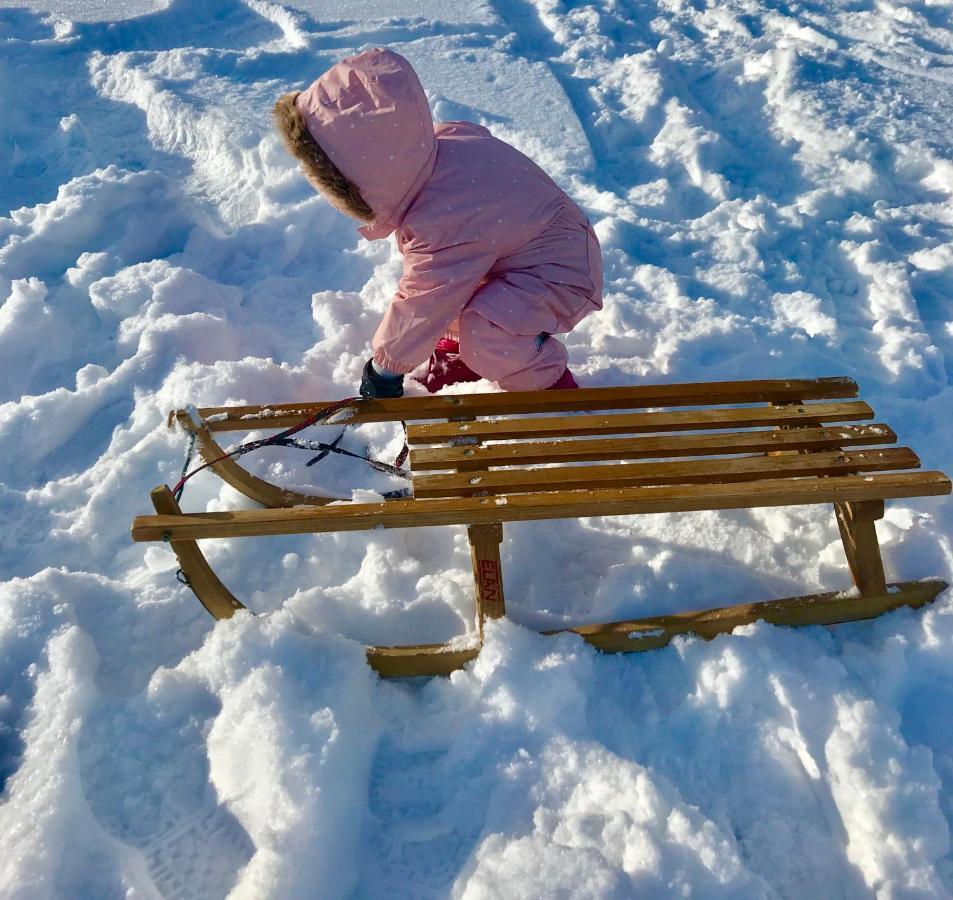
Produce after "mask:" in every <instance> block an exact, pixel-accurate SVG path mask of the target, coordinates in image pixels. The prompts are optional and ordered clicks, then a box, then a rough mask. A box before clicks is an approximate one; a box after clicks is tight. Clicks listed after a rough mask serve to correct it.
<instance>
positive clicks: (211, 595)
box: [150, 484, 245, 619]
mask: <svg viewBox="0 0 953 900" xmlns="http://www.w3.org/2000/svg"><path fill="white" fill-rule="evenodd" d="M150 496H151V497H152V505H153V506H154V507H155V510H156V512H157V513H159V514H160V515H166V516H181V515H182V510H181V509H180V508H179V504H178V503H177V502H176V499H175V497H174V496H173V495H172V491H171V490H169V488H168V486H167V485H164V484H160V485H159V486H158V487H156V488H153V489H152V493H151V494H150ZM160 539H161V535H160ZM169 546H170V547H171V548H172V552H173V553H175V557H176V559H177V560H178V561H179V568H180V569H181V570H182V574H183V575H184V576H185V579H186V581H187V582H188V585H189V587H190V588H192V592H193V593H194V594H195V596H196V597H198V600H199V603H201V604H202V606H204V607H205V608H206V609H207V610H208V612H209V614H210V615H211V616H212V618H213V619H230V618H231V617H232V615H233V614H234V613H235V610H237V609H245V606H244V604H243V603H241V601H239V600H238V599H236V597H235V596H234V594H232V592H231V591H230V590H229V589H228V588H227V587H225V585H224V584H222V582H221V581H219V579H218V576H217V575H216V574H215V573H214V572H213V571H212V567H211V566H210V565H209V564H208V562H207V561H206V559H205V554H204V553H202V551H201V550H199V547H198V544H196V543H195V541H189V540H170V541H169Z"/></svg>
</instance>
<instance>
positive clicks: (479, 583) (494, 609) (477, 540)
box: [467, 522, 506, 632]
mask: <svg viewBox="0 0 953 900" xmlns="http://www.w3.org/2000/svg"><path fill="white" fill-rule="evenodd" d="M467 537H469V539H470V558H471V559H472V560H473V580H474V582H475V584H476V604H477V613H478V617H479V622H480V631H481V632H482V631H483V621H484V619H501V618H502V617H503V616H504V615H505V614H506V607H505V606H504V603H503V568H502V566H501V564H500V544H501V542H502V541H503V526H502V524H500V523H499V522H496V523H494V524H492V525H469V526H467Z"/></svg>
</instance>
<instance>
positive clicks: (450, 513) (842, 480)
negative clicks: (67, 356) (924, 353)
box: [132, 472, 951, 541]
mask: <svg viewBox="0 0 953 900" xmlns="http://www.w3.org/2000/svg"><path fill="white" fill-rule="evenodd" d="M950 490H951V485H950V479H949V478H947V476H946V475H944V474H943V473H942V472H911V473H897V474H892V473H891V474H883V475H880V474H877V475H868V476H864V477H858V476H844V477H839V478H838V477H834V478H803V479H777V480H765V481H756V482H752V483H750V484H746V483H741V484H713V485H708V484H706V485H693V484H689V485H676V486H661V487H650V488H649V487H633V488H615V489H602V490H581V491H551V492H541V493H532V494H514V495H511V496H508V497H467V498H454V499H440V500H393V501H388V502H386V503H340V504H338V503H332V504H329V505H327V506H321V507H305V506H302V507H293V508H291V509H255V510H237V511H234V512H204V513H185V514H183V515H178V516H176V515H173V516H168V515H155V516H137V517H136V519H135V521H134V522H133V526H132V538H133V540H134V541H159V540H179V539H186V540H201V539H203V538H226V537H255V536H266V535H277V534H317V533H322V532H332V531H367V530H369V529H372V528H419V527H424V526H431V525H475V524H487V523H494V522H518V521H530V520H540V519H564V518H579V517H586V516H610V515H636V514H645V513H661V512H689V511H697V510H706V509H711V510H714V509H748V508H752V507H766V506H800V505H804V504H811V503H835V502H839V501H841V502H850V501H864V500H882V499H888V498H901V497H925V496H939V495H943V494H949V493H950Z"/></svg>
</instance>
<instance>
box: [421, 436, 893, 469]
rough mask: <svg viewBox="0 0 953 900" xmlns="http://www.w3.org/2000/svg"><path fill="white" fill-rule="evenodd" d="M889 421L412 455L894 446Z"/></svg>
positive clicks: (464, 463) (504, 458)
mask: <svg viewBox="0 0 953 900" xmlns="http://www.w3.org/2000/svg"><path fill="white" fill-rule="evenodd" d="M896 440H897V435H896V434H895V433H894V431H893V429H891V428H889V427H888V426H887V425H883V424H877V425H840V426H833V427H828V428H805V429H799V430H797V431H774V430H771V431H765V430H762V431H738V432H726V433H719V434H671V435H663V436H660V437H637V438H601V439H600V438H595V439H592V440H587V439H579V440H553V441H543V442H539V443H529V442H525V441H524V442H519V443H512V444H488V445H486V446H483V447H423V448H419V449H416V450H412V451H411V453H410V468H411V471H413V472H426V471H437V470H440V469H458V470H461V471H467V470H471V469H487V468H491V467H493V466H516V465H539V464H545V463H571V462H598V461H599V460H612V459H620V460H621V459H662V458H665V457H672V456H676V457H681V456H721V455H725V454H731V453H758V452H762V453H769V452H773V451H776V450H827V449H830V450H833V449H841V448H843V447H853V446H870V445H873V444H892V443H894V442H895V441H896Z"/></svg>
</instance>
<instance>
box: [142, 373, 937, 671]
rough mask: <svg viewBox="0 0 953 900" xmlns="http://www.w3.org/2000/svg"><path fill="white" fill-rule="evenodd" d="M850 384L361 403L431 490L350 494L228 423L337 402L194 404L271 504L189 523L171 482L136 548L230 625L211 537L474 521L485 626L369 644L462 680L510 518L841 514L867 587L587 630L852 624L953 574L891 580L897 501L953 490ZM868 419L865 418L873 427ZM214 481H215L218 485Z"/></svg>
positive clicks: (284, 423)
mask: <svg viewBox="0 0 953 900" xmlns="http://www.w3.org/2000/svg"><path fill="white" fill-rule="evenodd" d="M857 392H858V391H857V385H856V383H855V382H854V381H852V380H851V379H850V378H820V379H787V380H773V381H737V382H716V383H708V384H671V385H643V386H638V387H622V388H594V389H583V390H573V391H536V392H524V393H509V394H507V393H495V394H455V395H449V396H434V397H408V398H401V399H398V400H367V401H355V403H354V406H353V407H351V408H348V409H346V410H344V411H343V413H338V414H337V417H336V421H346V422H347V423H348V424H361V423H365V422H387V421H392V422H395V423H396V422H407V423H409V425H408V429H407V434H408V442H409V444H410V445H411V448H412V449H411V452H410V457H409V465H410V475H411V478H412V480H411V482H410V483H411V484H412V486H413V487H412V491H413V496H412V497H411V498H409V499H391V500H386V501H385V500H382V501H381V502H378V503H363V502H362V503H354V502H340V501H338V502H332V499H331V498H322V497H311V496H309V495H307V494H303V493H298V492H294V491H289V490H286V489H283V488H281V487H280V486H279V485H275V484H271V483H270V482H268V481H266V480H264V479H262V478H259V477H258V476H256V475H253V474H252V473H251V472H249V471H247V470H246V469H244V468H243V467H242V466H240V465H238V463H237V462H235V461H234V460H232V459H229V460H220V459H219V458H220V457H221V456H223V455H224V452H225V451H224V449H223V448H222V447H221V446H220V445H219V444H218V443H217V442H216V440H215V437H214V433H215V432H218V431H241V430H244V431H251V430H255V431H257V432H268V431H277V430H279V429H283V428H288V427H290V426H292V425H295V424H297V423H300V422H301V421H302V420H303V419H304V418H306V417H307V416H309V415H312V414H313V413H314V412H315V411H317V410H319V409H322V408H324V407H325V406H327V405H328V404H322V403H298V404H294V403H292V404H277V405H271V406H267V407H266V406H238V407H234V406H233V407H207V408H204V409H200V410H198V411H194V410H193V411H191V412H186V411H185V410H178V411H176V412H175V413H174V414H173V416H172V421H174V422H178V423H179V424H180V425H181V426H182V427H183V428H185V429H186V430H188V431H190V432H192V433H193V434H194V435H195V436H196V443H197V447H198V449H199V452H200V453H201V454H202V456H203V458H204V459H205V460H206V461H207V462H214V465H212V466H211V469H212V471H214V472H215V473H216V474H217V475H219V476H220V477H221V478H222V479H224V480H225V481H227V482H228V483H229V484H230V485H232V487H234V488H235V489H236V490H238V491H240V492H241V493H243V494H245V495H246V496H248V497H250V498H252V499H253V500H256V501H258V502H259V503H261V504H262V505H263V506H265V507H266V508H265V509H253V510H237V511H225V512H192V513H183V512H182V510H181V509H180V508H179V504H178V503H177V502H176V500H175V499H174V497H173V496H172V493H171V491H170V490H169V488H168V487H165V486H160V487H158V488H156V489H155V490H154V491H153V492H152V501H153V506H154V508H155V515H149V516H139V517H137V518H136V520H135V521H134V523H133V527H132V536H133V539H134V540H136V541H153V540H163V541H167V542H169V544H170V546H171V548H172V549H173V551H174V552H175V553H176V555H177V557H178V559H179V564H180V566H181V568H182V573H183V575H184V577H185V579H186V580H187V582H188V583H189V585H190V586H191V587H192V589H193V591H194V592H195V594H196V596H197V597H198V599H199V600H200V602H201V603H202V604H203V605H204V606H205V607H206V609H207V610H208V611H209V613H210V614H211V615H212V616H214V617H215V618H227V617H229V616H231V615H233V614H234V613H235V611H236V610H239V609H244V608H245V607H244V605H243V604H242V602H241V601H240V600H239V599H238V598H237V597H235V596H234V595H233V594H232V593H231V592H230V591H229V590H228V588H227V587H226V586H225V585H224V584H223V583H222V582H221V581H220V580H219V579H218V577H217V576H216V575H215V573H214V572H213V571H212V569H211V567H210V566H209V565H208V562H207V561H206V559H205V557H204V555H203V554H202V552H201V549H200V548H199V544H198V543H197V542H198V541H200V540H203V539H207V538H237V537H263V536H269V535H287V534H307V533H312V534H320V533H329V532H336V531H366V530H369V529H376V528H417V527H427V526H441V525H466V526H467V535H468V538H469V542H470V548H471V557H472V560H471V561H472V566H473V573H474V585H475V591H476V605H475V610H476V618H475V621H474V625H473V629H472V631H470V632H468V633H467V634H465V635H463V636H462V637H461V638H458V639H456V640H454V641H451V642H450V643H448V644H421V645H412V646H403V647H368V648H367V658H368V662H369V664H370V665H371V666H372V667H373V668H374V669H375V670H376V671H378V672H379V673H380V674H381V675H383V676H411V675H444V674H448V673H450V672H452V671H454V670H455V669H459V668H461V667H462V666H464V665H465V664H466V663H467V662H469V661H470V660H472V659H474V658H475V657H476V656H477V655H478V654H479V650H480V646H481V643H482V638H483V626H484V623H485V621H486V619H491V618H500V617H501V616H503V615H505V602H504V595H503V579H502V564H501V560H500V546H501V543H502V540H503V523H505V522H515V521H528V520H543V519H565V518H580V517H593V516H617V515H630V516H631V515H641V514H649V513H663V512H664V513H674V512H690V511H699V510H727V509H749V508H751V509H754V508H759V507H772V506H799V505H806V504H818V503H820V504H831V505H833V507H834V514H835V520H836V522H837V526H838V529H839V531H840V536H841V540H842V543H843V546H844V552H845V555H846V559H847V564H848V568H849V570H850V573H851V577H852V580H853V585H854V586H853V588H852V589H851V590H850V591H846V592H833V593H823V594H810V595H805V596H802V597H795V598H789V599H787V600H772V601H767V602H764V603H749V604H741V605H736V606H726V607H719V608H716V609H707V610H700V611H696V612H688V613H683V612H680V613H673V614H670V615H663V616H654V617H650V618H642V619H632V620H629V621H624V622H612V623H602V624H590V625H576V626H573V627H570V628H566V629H562V630H560V631H558V632H546V633H547V634H561V633H572V634H575V635H578V636H579V637H581V638H582V639H583V640H585V641H587V642H588V643H590V644H592V645H593V646H595V647H597V648H598V649H600V650H602V651H605V652H632V651H640V650H650V649H656V648H658V647H662V646H664V645H665V644H667V643H668V642H669V641H671V640H672V638H673V637H675V636H677V635H680V634H692V635H697V636H700V637H703V638H712V637H714V636H715V635H717V634H724V633H729V632H731V631H732V630H733V629H734V628H736V627H738V626H739V625H744V624H749V623H751V622H755V621H757V620H759V619H762V620H764V621H766V622H769V623H772V624H775V625H789V626H797V625H814V624H824V625H830V624H836V623H838V622H846V621H854V620H860V619H866V618H872V617H874V616H877V615H880V614H882V613H885V612H889V611H890V610H893V609H897V608H899V607H901V606H910V607H919V606H922V605H924V604H926V603H929V602H930V601H932V600H933V599H934V598H935V597H937V596H938V595H939V594H940V593H941V592H942V591H943V590H944V589H945V588H946V585H945V583H944V582H942V581H939V580H935V579H928V580H923V581H911V582H902V583H899V584H888V583H887V581H886V577H885V574H884V568H883V562H882V560H881V556H880V547H879V543H878V540H877V532H876V528H875V522H876V520H877V519H879V518H882V516H883V513H884V501H885V500H892V499H900V498H913V497H927V496H940V495H945V494H949V493H950V490H951V485H950V480H949V478H948V477H947V476H946V475H944V474H943V473H942V472H936V471H915V470H918V468H919V466H920V459H919V457H918V456H917V454H916V453H915V452H914V451H913V450H912V449H910V448H909V447H896V446H891V445H893V444H895V443H896V442H897V435H896V433H895V432H894V431H893V430H892V429H891V428H890V427H889V426H888V425H886V424H883V423H870V422H868V421H866V420H870V419H873V418H874V412H873V410H872V409H871V408H870V406H869V405H868V404H867V403H865V402H864V401H863V400H860V399H857ZM858 423H863V424H858ZM201 477H204V476H201Z"/></svg>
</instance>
